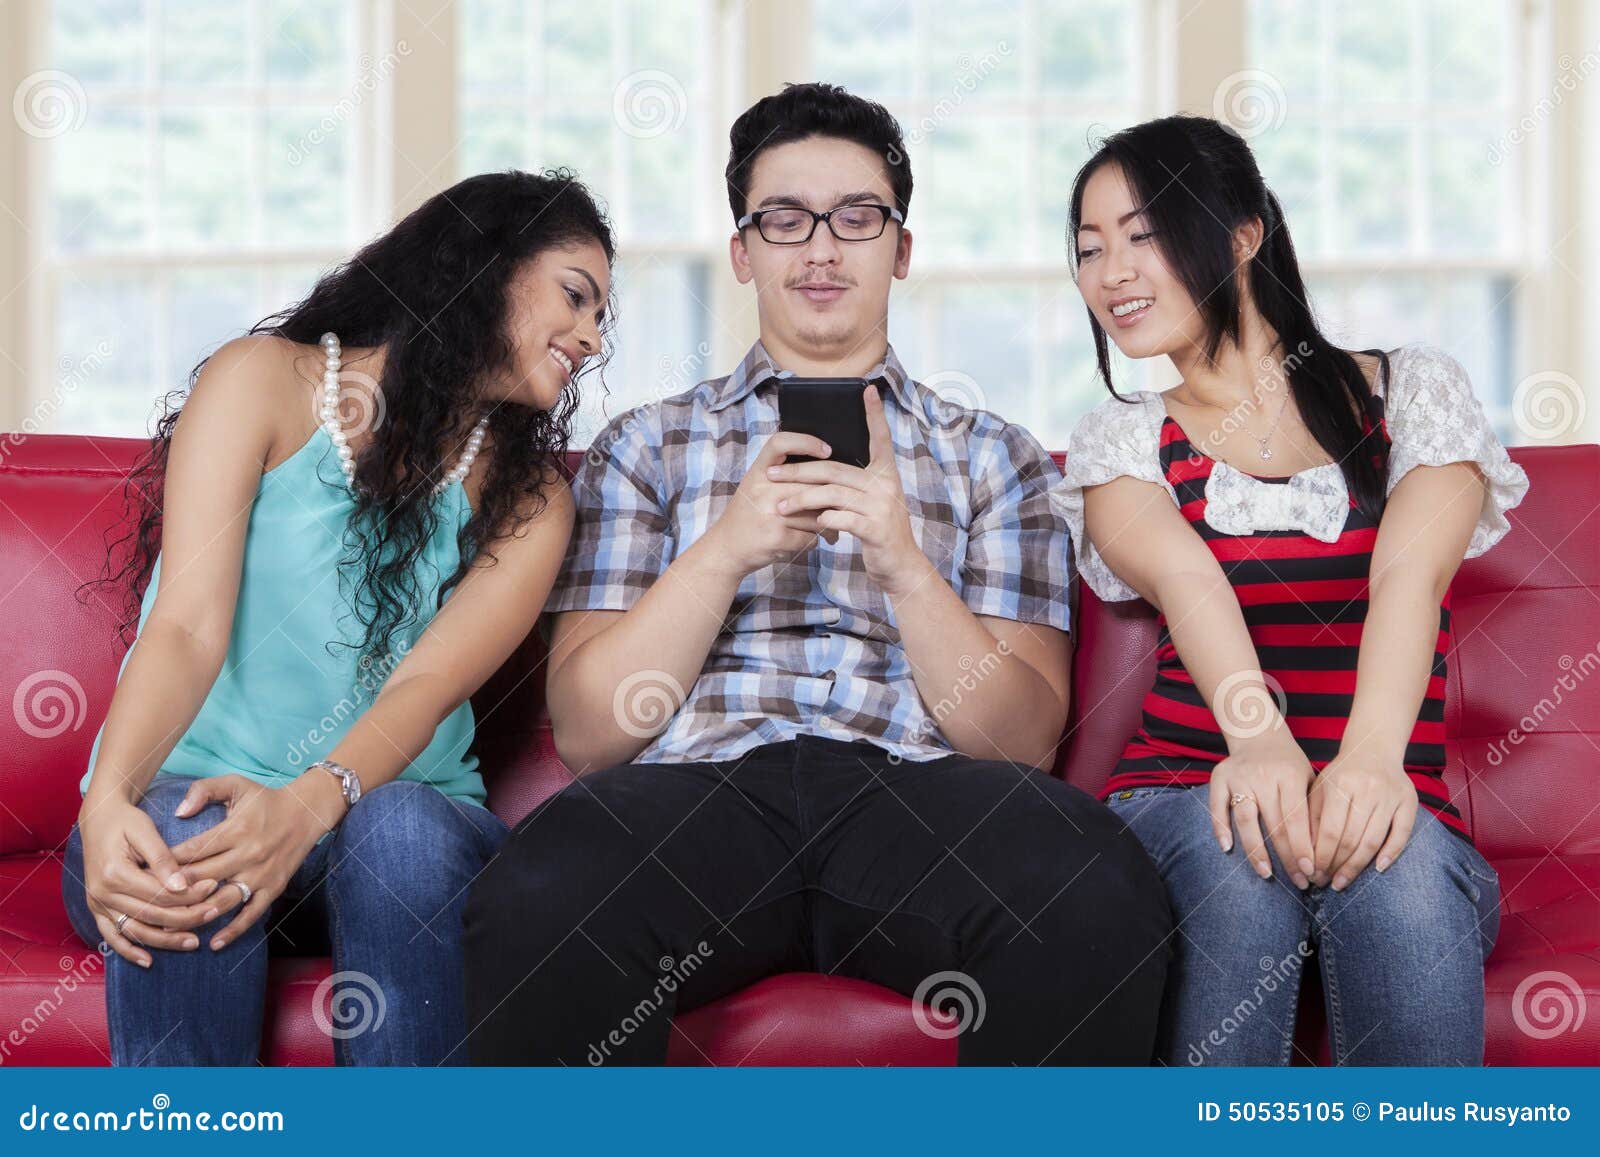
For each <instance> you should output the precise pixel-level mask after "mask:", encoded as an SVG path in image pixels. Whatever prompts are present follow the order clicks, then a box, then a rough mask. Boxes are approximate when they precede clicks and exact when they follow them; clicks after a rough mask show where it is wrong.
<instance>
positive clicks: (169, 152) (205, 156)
mask: <svg viewBox="0 0 1600 1157" xmlns="http://www.w3.org/2000/svg"><path fill="white" fill-rule="evenodd" d="M251 127H252V126H251V116H250V113H249V112H248V111H247V110H245V109H208V110H195V111H193V112H167V113H163V114H162V115H161V145H160V157H161V174H162V182H161V185H162V187H161V193H160V205H161V227H162V238H163V240H164V241H165V242H166V243H168V244H171V245H177V246H191V245H192V246H204V245H225V246H238V245H245V244H248V243H249V241H250V196H249V191H248V190H249V185H248V175H249V173H250V171H251V165H250V152H249V147H250V130H251ZM241 177H244V178H245V180H243V181H241Z"/></svg>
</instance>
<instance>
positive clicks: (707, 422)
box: [547, 342, 1072, 763]
mask: <svg viewBox="0 0 1600 1157" xmlns="http://www.w3.org/2000/svg"><path fill="white" fill-rule="evenodd" d="M778 373H779V371H778V370H776V369H775V367H774V366H773V364H772V361H771V359H770V357H769V356H768V354H767V352H766V350H765V348H763V347H762V345H761V344H760V343H759V342H757V343H756V345H754V346H753V347H752V348H751V349H750V352H749V353H748V354H746V355H745V358H744V360H743V361H742V362H740V364H739V367H738V369H736V370H735V371H734V372H733V373H732V374H730V375H729V376H727V377H723V378H715V379H712V380H710V381H705V382H701V383H700V384H699V385H698V386H695V387H694V388H693V389H691V390H688V391H686V392H684V393H681V394H678V395H677V396H675V397H670V398H666V399H664V400H662V401H659V402H651V403H648V404H646V405H643V406H639V407H637V408H635V409H633V410H630V411H628V412H627V413H625V414H623V415H621V416H620V417H618V418H617V419H615V420H614V421H613V422H611V423H610V424H609V425H608V426H607V427H606V428H605V429H604V430H603V431H602V432H601V433H600V434H599V436H598V437H597V438H596V439H595V441H594V443H593V444H592V445H591V447H590V449H589V452H588V454H587V455H586V457H585V459H584V464H583V467H582V468H581V469H580V470H579V472H578V475H577V477H576V478H575V479H574V481H573V495H574V498H575V499H576V501H577V522H576V526H575V527H574V529H573V534H572V541H571V544H570V547H569V550H568V554H567V559H566V564H565V566H564V567H563V569H562V573H561V576H560V578H559V579H558V580H557V582H556V587H555V590H554V591H553V592H552V593H551V596H550V602H549V605H548V608H547V609H548V610H551V611H588V610H611V611H625V610H627V609H628V608H630V607H631V606H633V604H634V603H635V602H636V601H637V600H638V599H639V598H640V596H642V595H643V594H644V593H645V591H647V590H648V589H649V588H650V585H651V584H652V583H654V582H655V581H656V580H657V579H658V578H660V577H661V575H662V573H663V572H664V571H666V569H667V567H668V565H670V564H671V562H672V561H673V559H675V558H677V557H678V554H679V553H680V552H681V551H683V550H685V549H686V548H687V547H689V546H690V545H691V544H692V543H693V542H694V541H695V540H696V539H697V538H699V537H700V536H701V535H702V534H704V533H705V532H706V530H707V529H708V528H709V527H710V526H711V525H712V524H713V523H714V522H715V521H716V519H717V518H718V516H719V515H720V514H721V513H722V510H723V508H724V507H725V506H726V505H727V503H728V501H729V499H731V498H732V497H733V494H734V491H735V490H737V489H738V486H739V482H740V480H741V479H743V478H744V476H745V473H746V471H747V470H748V469H749V468H750V464H751V463H752V462H753V461H754V460H755V456H756V454H757V453H758V452H759V451H760V448H761V446H762V444H763V443H764V442H765V441H766V440H767V438H768V437H769V436H770V435H772V434H774V433H776V432H777V429H778V402H777V389H776V382H777V378H778ZM866 376H867V377H868V378H869V379H880V380H882V381H885V382H887V384H888V386H889V388H888V389H887V390H885V391H884V413H885V416H886V417H887V419H888V423H889V429H890V432H891V434H892V435H893V439H894V448H895V454H896V457H897V458H898V459H899V466H900V478H901V481H902V483H903V484H904V487H905V496H906V507H907V509H908V511H909V512H910V516H911V527H912V532H913V534H914V535H915V536H916V539H917V542H918V544H919V545H920V546H921V548H922V551H923V553H924V554H926V555H927V556H928V558H929V559H931V560H932V561H933V563H934V564H935V566H936V567H937V569H938V571H939V573H940V574H941V575H943V576H944V578H945V580H946V581H947V582H948V583H949V584H950V586H951V588H952V589H954V591H955V592H956V594H957V595H959V596H960V597H961V599H962V600H963V601H964V602H965V603H966V605H967V606H968V607H969V608H971V610H972V611H973V613H975V614H979V615H992V616H995V617H999V618H1005V619H1013V620H1016V621H1018V622H1024V623H1039V624H1042V625H1045V626H1050V627H1055V628H1059V629H1061V630H1066V629H1067V626H1068V618H1067V592H1068V587H1069V585H1070V580H1071V576H1072V561H1071V549H1072V548H1071V543H1070V540H1069V536H1068V531H1067V526H1066V523H1065V522H1064V521H1063V520H1062V518H1061V516H1060V515H1059V514H1057V513H1056V512H1055V510H1054V508H1053V507H1052V506H1051V503H1050V489H1051V486H1052V485H1053V484H1054V483H1055V482H1056V481H1057V479H1058V478H1059V477H1060V472H1059V471H1058V470H1057V468H1056V465H1055V463H1054V462H1053V461H1052V460H1051V459H1050V456H1049V454H1047V453H1046V452H1045V450H1044V449H1043V448H1042V447H1041V446H1040V445H1039V443H1038V441H1037V440H1035V439H1034V437H1033V436H1032V435H1031V434H1029V433H1028V432H1027V431H1026V430H1025V429H1023V428H1022V427H1021V426H1016V425H1012V424H1010V423H1008V422H1005V421H1003V420H1001V419H1000V418H998V417H996V416H995V415H994V414H992V413H990V412H988V411H987V410H977V409H970V408H967V407H965V406H962V405H958V404H956V403H954V402H952V401H949V400H946V399H944V398H942V397H940V396H939V395H938V394H937V393H935V392H934V391H933V390H932V389H931V388H929V387H928V386H925V385H923V384H921V383H919V382H915V381H912V380H911V379H910V378H909V377H907V376H906V373H905V370H904V369H903V368H902V367H901V365H900V362H899V359H898V358H896V357H895V354H894V350H893V349H890V350H889V351H888V353H887V356H886V357H885V359H884V361H883V362H882V363H881V364H880V365H879V366H878V367H876V368H875V369H874V370H873V371H872V372H871V373H869V374H867V375H866ZM642 658H643V659H644V660H645V661H646V662H648V656H642ZM683 691H686V692H687V694H686V697H684V698H683V702H682V706H681V707H680V708H679V709H678V710H677V711H676V712H675V713H672V714H671V717H670V720H667V719H666V718H665V715H664V714H660V715H657V716H656V717H655V718H654V721H653V722H651V721H650V713H651V712H652V711H659V709H660V707H661V704H662V702H663V701H671V702H676V701H677V699H678V698H680V695H681V692H683ZM618 694H619V697H625V696H628V695H636V696H638V697H640V698H639V703H638V705H637V706H636V707H635V706H628V705H622V706H620V707H619V710H623V711H624V712H625V714H627V715H629V716H630V717H632V718H633V722H632V723H630V722H625V723H624V726H625V727H632V726H634V725H636V724H643V726H644V728H645V730H640V731H637V732H636V733H637V734H640V735H641V737H642V736H643V735H645V734H651V735H653V736H654V738H653V740H652V742H651V743H650V745H649V746H648V747H647V748H645V750H644V751H642V752H641V753H640V754H639V756H638V757H637V760H636V762H642V763H678V762H690V761H701V760H707V761H709V760H728V759H732V758H734V757H736V756H738V755H740V754H742V753H744V752H745V751H748V750H749V749H751V748H753V747H756V746H759V745H761V744H765V743H777V742H782V741H784V740H788V739H793V738H795V737H796V736H797V735H801V734H810V735H823V736H829V737H832V738H836V739H844V740H857V739H865V740H868V741H870V742H872V743H874V744H876V745H877V746H879V747H881V748H884V749H885V750H887V751H890V752H892V753H894V754H897V755H899V756H902V757H904V758H908V759H915V760H923V759H936V758H938V757H940V756H945V755H949V754H950V753H951V748H950V745H949V743H948V742H947V741H946V740H945V738H944V736H943V734H942V733H941V732H940V731H939V728H938V725H937V721H936V719H935V718H934V716H933V714H931V711H932V710H933V709H932V708H930V707H928V706H927V705H925V704H924V703H923V702H922V699H921V697H920V695H919V694H918V692H917V687H916V684H915V682H914V681H913V679H912V673H911V667H910V664H909V663H908V662H907V659H906V654H905V651H904V649H903V647H902V646H901V643H900V632H899V630H898V629H897V628H896V626H895V621H894V614H893V612H892V611H891V610H890V608H889V606H888V603H887V600H886V599H885V598H884V595H883V593H882V592H881V591H880V590H879V589H878V588H877V586H876V585H875V584H874V583H873V582H872V581H871V580H870V579H869V578H868V577H867V573H866V569H865V566H864V564H863V561H862V558H861V551H860V546H859V544H858V542H857V541H856V539H855V538H854V537H853V536H851V535H848V534H841V535H839V537H838V541H837V543H835V544H832V545H830V544H829V543H828V542H826V541H825V540H823V539H820V538H819V539H818V540H817V541H816V545H815V546H814V547H813V548H812V549H810V550H808V551H807V552H805V553H804V554H801V555H798V556H796V557H795V558H793V559H791V560H789V561H788V562H785V563H781V564H776V565H773V566H768V567H764V568H763V569H761V570H758V571H755V572H753V573H751V574H749V575H746V576H745V578H744V581H743V582H742V583H741V584H740V586H739V590H738V594H737V595H736V596H735V598H734V600H733V605H732V607H731V608H730V609H729V612H728V615H727V618H726V620H725V621H724V625H723V630H722V632H721V634H720V635H718V637H717V640H716V642H715V644H713V646H712V648H711V652H710V654H709V655H708V656H707V657H706V662H705V666H704V668H703V669H702V671H701V673H700V678H699V679H698V680H697V681H696V682H695V684H694V686H693V687H691V688H687V689H679V688H672V689H670V691H668V690H666V689H664V688H662V687H661V686H659V685H657V686H655V687H653V688H652V687H651V686H650V685H649V679H648V673H641V675H640V676H639V682H638V683H637V684H634V685H630V687H627V688H621V689H619V693H618ZM652 696H654V698H652ZM662 723H665V728H664V729H661V725H662ZM658 730H659V734H657V731H658Z"/></svg>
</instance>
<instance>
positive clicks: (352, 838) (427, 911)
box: [62, 773, 507, 1065]
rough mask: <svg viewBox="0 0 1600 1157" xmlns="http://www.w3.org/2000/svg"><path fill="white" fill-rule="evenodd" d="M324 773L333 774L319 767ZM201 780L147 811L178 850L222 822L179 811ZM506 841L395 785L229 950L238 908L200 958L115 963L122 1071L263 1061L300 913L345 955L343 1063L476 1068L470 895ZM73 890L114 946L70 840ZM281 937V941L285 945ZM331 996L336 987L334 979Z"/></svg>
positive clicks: (488, 826) (337, 993) (375, 793)
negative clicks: (469, 973)
mask: <svg viewBox="0 0 1600 1157" xmlns="http://www.w3.org/2000/svg"><path fill="white" fill-rule="evenodd" d="M318 774H320V773H318ZM193 782H194V778H193V777H192V776H182V775H168V774H165V773H162V774H158V775H156V776H155V778H154V779H153V780H152V781H151V783H150V786H149V788H148V789H147V791H146V792H145V796H144V799H143V800H142V801H141V802H140V804H139V806H140V808H141V809H142V810H143V811H144V812H145V813H146V814H147V815H149V816H150V818H151V819H152V820H154V821H155V825H156V829H157V830H158V831H159V832H160V833H161V838H162V839H163V840H165V841H166V842H167V846H168V847H171V846H173V845H175V844H178V843H181V842H182V841H184V840H186V839H188V838H189V837H190V836H193V835H197V834H199V833H200V832H203V831H206V830H207V829H209V828H211V827H213V826H215V825H216V824H218V823H220V822H221V821H222V819H223V818H224V817H225V815H226V814H227V813H226V809H225V808H224V806H223V805H222V804H220V803H208V804H207V805H206V806H205V807H204V808H203V809H201V810H200V811H199V812H198V813H196V814H195V815H193V816H190V817H189V818H187V819H180V818H178V817H175V816H174V815H173V814H172V813H173V810H174V809H175V808H176V807H177V806H178V801H179V800H181V799H182V798H183V797H184V793H185V792H187V791H188V788H189V785H190V784H191V783H193ZM506 834H507V829H506V825H505V824H504V823H503V822H502V821H501V820H500V819H499V818H498V817H496V816H495V815H494V814H493V813H492V812H489V811H486V810H485V809H483V808H480V807H476V806H474V805H473V804H470V803H461V802H459V801H455V800H452V799H450V798H449V797H448V796H446V795H444V793H442V792H440V791H439V790H438V789H437V788H435V787H432V786H430V785H429V784H425V783H419V782H416V781H412V780H395V781H393V782H391V783H386V784H383V785H381V786H380V787H377V788H374V789H373V790H372V791H370V792H368V793H367V794H366V795H364V796H363V797H362V798H361V801H360V802H359V803H358V804H356V806H355V807H353V808H351V809H350V811H349V813H348V814H347V815H346V816H345V818H344V821H343V822H342V823H341V824H340V825H339V826H338V827H337V828H336V829H334V832H333V834H332V835H331V836H329V837H326V838H324V839H323V840H322V841H321V842H320V843H318V844H317V846H316V847H315V848H313V849H312V850H311V853H310V854H309V855H308V856H307V857H306V859H305V862H304V863H303V864H301V866H300V868H299V869H298V870H297V871H296V872H295V874H294V875H293V877H291V878H290V881H289V885H288V887H287V888H286V889H285V890H284V893H283V894H282V895H281V896H279V897H278V898H277V899H275V900H274V901H273V903H272V906H271V908H270V909H269V910H268V911H267V913H266V915H265V916H263V917H262V919H260V920H257V921H256V922H255V923H254V924H252V925H251V926H250V927H249V929H247V930H246V931H245V932H243V933H242V934H240V935H239V936H238V937H237V938H236V939H235V940H234V941H233V942H231V943H230V944H228V945H227V946H226V947H225V948H223V949H222V950H221V951H220V952H214V951H212V950H211V948H210V947H209V942H210V938H211V936H212V935H213V934H215V933H216V932H219V931H221V930H222V929H223V928H224V927H226V926H227V925H228V924H229V923H230V922H231V921H232V920H233V918H234V916H235V915H237V909H234V910H233V911H231V912H225V913H223V914H222V915H221V916H218V917H217V918H216V919H215V920H213V921H211V922H210V923H209V924H203V925H201V926H200V927H199V928H198V929H196V930H195V931H196V934H197V935H198V936H199V938H200V946H199V947H198V948H194V949H190V950H189V951H186V952H185V951H175V950H169V949H162V948H152V949H150V950H149V952H150V956H151V958H152V962H151V966H150V968H149V969H148V970H146V969H144V968H140V967H139V966H138V965H137V964H133V963H131V962H130V961H127V960H124V959H123V958H122V957H120V956H118V955H116V954H115V953H110V954H108V955H107V957H106V1020H107V1022H108V1024H109V1026H110V1032H111V1063H112V1064H114V1065H254V1064H256V1063H257V1058H258V1056H259V1053H260V1047H261V1024H262V1014H263V1010H264V1008H265V1003H266V993H267V947H268V945H267V936H268V929H269V928H273V927H276V926H277V925H278V924H279V922H280V921H282V920H284V918H285V917H287V916H289V915H290V914H291V913H293V915H294V917H295V920H296V921H298V922H299V923H300V924H302V925H304V926H307V927H309V928H311V929H313V930H314V931H316V932H319V933H323V932H324V931H325V935H326V942H325V943H307V942H305V941H301V942H299V943H297V944H295V945H294V951H295V952H296V953H298V954H305V955H318V954H320V952H321V951H322V950H324V949H325V948H331V951H332V955H333V970H334V975H333V977H332V978H330V979H331V981H332V985H333V988H332V1006H331V1007H332V1014H331V1016H330V1015H328V1014H327V1013H325V1012H324V1011H323V1006H324V1004H325V1003H326V1002H325V1001H324V1000H323V997H324V996H325V995H326V994H325V993H324V992H323V991H321V990H320V989H319V991H318V993H317V995H316V997H315V1001H316V1010H317V1011H316V1014H315V1015H316V1018H317V1022H318V1025H319V1027H320V1028H321V1029H322V1031H324V1032H326V1033H328V1035H330V1036H331V1037H333V1044H334V1059H335V1062H336V1063H338V1064H340V1065H438V1064H462V1063H465V1060H466V1050H465V1049H464V1048H463V1047H461V1046H462V1043H463V1041H464V1039H465V1037H466V1003H465V998H464V996H463V995H462V989H463V985H462V975H461V973H462V959H461V911H462V908H463V906H464V904H465V902H466V897H467V889H468V887H469V886H470V885H471V883H472V881H473V880H474V879H475V878H476V877H477V875H478V873H479V872H480V871H482V869H483V867H484V865H485V864H486V863H488V861H489V860H490V859H491V858H492V857H493V856H494V854H495V851H496V850H497V849H498V847H499V845H500V843H501V841H502V840H504V839H505V837H506ZM62 893H63V897H64V899H65V900H66V905H67V915H68V917H69V918H70V919H71V921H72V926H73V928H74V930H75V931H76V932H77V933H78V935H79V936H80V937H82V938H83V940H84V941H85V942H86V943H88V944H91V945H93V944H98V943H99V942H100V939H101V936H100V931H99V928H98V927H97V926H96V924H95V922H94V917H93V916H92V915H91V914H90V912H89V905H88V902H87V898H86V897H85V894H84V872H83V839H82V837H81V836H80V835H79V833H78V826H77V825H76V824H74V825H73V827H72V833H71V835H70V836H69V837H68V840H67V853H66V864H65V870H64V872H63V873H62ZM282 935H283V930H282V929H278V930H277V932H275V940H279V939H281V937H282ZM325 986H326V985H325Z"/></svg>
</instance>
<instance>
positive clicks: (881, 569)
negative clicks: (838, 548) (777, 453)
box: [741, 385, 932, 600]
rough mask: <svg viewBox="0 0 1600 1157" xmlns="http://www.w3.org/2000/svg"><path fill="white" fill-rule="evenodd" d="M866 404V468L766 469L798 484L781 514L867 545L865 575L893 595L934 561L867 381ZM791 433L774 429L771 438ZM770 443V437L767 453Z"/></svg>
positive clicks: (789, 484) (879, 399)
mask: <svg viewBox="0 0 1600 1157" xmlns="http://www.w3.org/2000/svg"><path fill="white" fill-rule="evenodd" d="M862 403H863V405H864V406H865V408H866V414H867V435H868V451H869V454H870V458H869V460H868V462H867V464H866V466H864V467H863V466H851V465H848V464H847V463H844V462H835V461H819V462H788V463H777V462H774V463H771V464H769V465H768V466H767V468H766V471H765V474H766V477H767V478H768V479H769V480H770V481H771V482H772V483H773V484H775V485H781V486H784V487H786V488H792V489H788V490H787V491H786V492H785V493H784V494H782V495H780V496H779V499H778V513H779V514H780V515H782V516H783V517H785V518H795V517H800V516H804V517H808V518H812V519H814V522H815V526H816V527H817V529H818V530H819V531H843V532H844V533H846V534H853V535H855V537H856V539H857V540H858V541H859V542H860V543H861V555H862V560H863V562H865V564H866V568H867V576H868V577H869V578H871V579H872V581H873V582H874V583H876V584H877V585H878V587H879V589H881V590H882V591H883V592H884V594H885V595H887V596H888V597H889V598H890V599H891V600H893V599H895V598H897V597H899V595H901V594H902V593H904V592H906V591H909V590H911V589H912V588H913V587H915V586H916V584H918V583H920V582H921V581H923V579H924V578H925V577H926V575H927V572H928V570H929V568H930V567H931V566H932V563H930V562H929V561H928V559H927V556H926V555H924V554H923V553H922V550H921V548H920V547H918V546H917V540H916V537H915V536H914V535H913V534H912V533H911V515H910V513H909V511H908V510H907V509H906V494H905V487H904V486H902V485H901V482H900V469H899V466H898V465H897V464H896V462H895V455H894V439H893V437H892V436H891V434H890V433H889V421H888V418H887V417H886V416H885V415H884V412H883V396H882V394H880V393H879V392H878V387H877V386H876V385H869V386H867V387H866V389H865V390H864V391H863V393H862ZM785 436H786V435H784V434H781V433H780V434H776V435H774V436H773V439H772V441H773V442H775V441H777V440H778V439H779V438H783V437H785ZM771 445H772V442H769V443H768V444H767V447H764V448H763V453H764V452H765V449H766V448H768V447H770V446H771ZM790 453H794V451H790ZM817 457H823V456H822V455H817ZM751 473H752V474H753V473H755V471H754V470H752V471H751ZM746 481H747V482H748V481H749V478H748V476H747V477H746ZM741 489H742V487H741Z"/></svg>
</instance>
